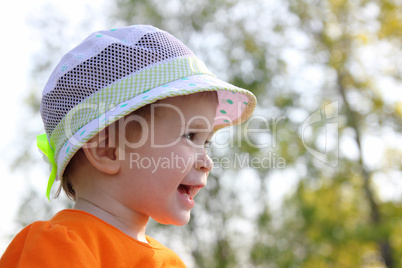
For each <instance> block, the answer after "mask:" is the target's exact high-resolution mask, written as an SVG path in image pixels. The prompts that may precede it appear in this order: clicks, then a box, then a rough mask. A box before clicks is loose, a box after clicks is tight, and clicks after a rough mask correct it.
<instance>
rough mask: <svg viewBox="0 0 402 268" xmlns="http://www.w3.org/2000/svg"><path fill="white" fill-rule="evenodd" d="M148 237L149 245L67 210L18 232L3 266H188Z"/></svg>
mask: <svg viewBox="0 0 402 268" xmlns="http://www.w3.org/2000/svg"><path fill="white" fill-rule="evenodd" d="M146 238H147V241H148V242H149V244H147V243H143V242H140V241H138V240H135V239H133V238H131V237H130V236H128V235H126V234H124V233H123V232H121V231H120V230H118V229H117V228H115V227H113V226H112V225H110V224H108V223H106V222H104V221H102V220H100V219H99V218H97V217H95V216H93V215H91V214H89V213H86V212H83V211H79V210H72V209H67V210H63V211H60V212H59V213H57V214H56V215H55V216H54V217H53V218H52V219H51V220H50V221H38V222H34V223H32V224H30V225H29V226H27V227H25V228H24V229H23V230H22V231H21V232H20V233H18V234H17V236H16V237H15V238H14V240H13V241H12V242H11V243H10V245H9V246H8V248H7V249H6V251H5V252H4V254H3V256H2V257H1V259H0V267H1V268H14V267H24V268H25V267H30V268H44V267H51V268H53V267H69V268H71V267H79V268H86V267H88V268H89V267H91V268H92V267H99V268H100V267H104V268H111V267H113V268H117V267H141V268H142V267H186V266H185V265H184V263H183V262H182V261H181V259H180V258H179V256H177V254H176V253H174V252H173V251H172V250H170V249H168V248H167V247H165V246H163V245H162V244H160V243H159V242H157V241H156V240H154V239H152V238H151V237H149V236H147V237H146Z"/></svg>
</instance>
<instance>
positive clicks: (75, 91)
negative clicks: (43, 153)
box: [41, 32, 194, 135]
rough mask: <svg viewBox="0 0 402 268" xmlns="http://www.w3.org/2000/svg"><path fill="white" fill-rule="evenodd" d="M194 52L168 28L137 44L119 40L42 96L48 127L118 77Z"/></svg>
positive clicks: (63, 78) (146, 37)
mask: <svg viewBox="0 0 402 268" xmlns="http://www.w3.org/2000/svg"><path fill="white" fill-rule="evenodd" d="M193 55H194V54H193V53H192V52H191V51H190V50H189V49H188V48H187V47H186V46H184V45H183V44H182V43H181V42H180V41H178V40H177V39H176V38H174V37H173V36H171V35H170V34H168V33H166V32H153V33H149V34H146V35H144V36H143V37H142V38H141V39H140V40H139V41H138V42H137V43H136V44H133V45H130V44H127V43H125V42H124V41H122V42H116V43H113V44H111V45H109V46H108V47H106V48H105V49H104V50H103V51H101V52H100V53H99V54H98V55H96V56H94V57H91V58H89V59H88V60H86V61H84V62H83V63H81V64H79V65H77V66H76V67H74V68H73V69H71V70H69V71H68V72H67V73H65V74H64V75H63V76H61V77H60V78H59V79H58V81H57V84H56V86H55V87H54V88H53V89H52V90H51V91H50V92H48V93H47V94H46V95H44V96H43V98H42V106H41V113H42V117H43V120H44V124H45V130H46V132H47V133H48V135H51V133H52V132H53V130H54V129H55V128H56V126H57V124H58V123H59V122H60V121H61V120H62V119H63V117H64V116H65V115H66V114H67V113H68V112H69V111H70V110H71V109H72V108H74V107H75V106H76V105H77V104H79V103H80V102H82V101H83V100H85V99H86V98H88V97H89V96H91V95H92V94H94V93H96V92H97V91H99V90H101V89H102V88H105V87H107V86H109V85H111V84H113V83H115V82H116V81H118V80H119V79H122V78H124V77H126V76H128V75H130V74H133V73H135V72H138V71H141V70H142V69H144V68H147V67H150V66H153V65H155V64H157V63H160V62H163V61H166V60H170V59H173V58H178V57H181V56H193Z"/></svg>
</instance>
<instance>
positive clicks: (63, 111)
mask: <svg viewBox="0 0 402 268" xmlns="http://www.w3.org/2000/svg"><path fill="white" fill-rule="evenodd" d="M205 91H214V92H217V95H218V102H219V104H218V108H217V113H216V117H215V121H214V130H215V131H216V130H218V129H220V128H222V127H225V126H230V125H236V124H239V123H241V122H243V121H245V120H246V119H247V118H248V117H250V116H251V114H252V112H253V110H254V108H255V105H256V99H255V96H254V95H253V94H252V93H251V92H249V91H248V90H245V89H242V88H239V87H236V86H233V85H231V84H229V83H226V82H224V81H222V80H219V79H218V78H216V77H215V76H214V75H213V74H212V73H211V72H210V71H209V70H208V69H207V68H206V67H205V65H204V63H203V62H202V61H201V60H199V59H198V58H197V57H196V56H195V55H194V53H193V52H192V51H191V50H190V49H189V48H187V47H186V46H185V45H184V44H183V43H182V42H180V41H179V40H178V39H176V38H175V37H174V36H172V35H171V34H169V33H167V32H165V31H162V30H160V29H158V28H155V27H152V26H147V25H134V26H128V27H123V28H119V29H112V30H109V31H99V32H95V33H93V34H91V35H90V36H89V37H88V38H87V39H85V40H84V41H83V42H82V43H81V44H79V45H78V46H77V47H75V48H74V49H72V50H71V51H70V52H68V53H67V54H66V55H65V56H64V57H63V58H62V59H61V61H60V63H59V64H58V65H57V66H56V68H55V70H54V71H53V73H52V74H51V76H50V78H49V81H48V82H47V84H46V87H45V89H44V91H43V96H42V101H41V115H42V119H43V122H44V125H45V130H46V135H45V134H43V135H39V136H38V139H37V140H38V147H39V148H40V149H41V150H42V152H43V153H44V154H45V155H46V156H47V157H48V159H49V162H50V164H51V166H52V172H51V174H50V178H49V183H48V188H47V196H48V198H49V194H50V190H51V187H52V185H53V181H54V180H55V179H56V178H61V177H62V175H63V173H64V170H65V169H66V167H67V166H68V164H69V162H70V160H71V159H72V157H73V156H74V154H75V153H76V152H77V151H78V150H79V149H80V148H81V147H82V145H83V144H85V143H86V142H87V141H88V140H90V139H91V138H92V137H93V136H95V135H96V134H97V133H99V132H100V131H101V130H102V129H104V128H106V127H107V126H109V125H110V124H112V123H113V122H115V121H117V120H119V119H120V118H123V117H124V116H126V115H128V114H130V113H132V112H133V111H136V110H138V109H139V108H141V107H144V106H146V105H148V104H150V103H154V102H156V101H158V100H161V99H164V98H168V97H174V96H183V95H189V94H193V93H197V92H205ZM62 188H63V189H64V190H65V191H66V193H67V195H69V196H72V197H74V195H75V193H74V188H73V186H72V185H71V183H70V184H69V182H68V180H63V182H62Z"/></svg>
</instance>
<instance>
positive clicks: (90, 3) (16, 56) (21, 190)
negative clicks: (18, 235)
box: [0, 0, 103, 255]
mask: <svg viewBox="0 0 402 268" xmlns="http://www.w3.org/2000/svg"><path fill="white" fill-rule="evenodd" d="M50 3H51V4H52V5H54V6H57V7H58V10H59V11H60V12H62V13H63V14H64V15H65V17H66V18H73V19H74V20H76V21H74V22H78V21H80V20H82V19H83V18H84V16H85V14H86V12H87V11H88V8H89V9H91V10H93V11H94V12H101V6H102V3H103V1H96V0H85V1H82V0H72V1H52V0H35V1H29V0H22V1H1V2H0V23H1V25H2V26H3V27H2V28H3V29H2V31H1V34H2V37H1V41H2V42H1V43H0V48H1V49H0V57H1V61H0V78H1V81H2V88H3V92H4V94H5V95H4V96H3V97H2V98H1V99H2V104H1V106H0V112H1V114H2V115H6V116H3V118H2V131H1V133H0V135H1V138H0V215H1V216H0V217H1V224H0V255H1V254H2V253H3V251H4V250H5V248H6V246H7V243H8V242H9V241H8V238H5V235H10V234H13V233H15V232H16V231H18V230H15V224H13V220H14V217H15V215H16V212H17V209H18V207H19V204H20V201H21V199H22V196H23V195H24V194H25V193H26V187H25V185H26V183H27V180H26V178H24V177H23V176H22V175H21V174H18V172H14V173H11V172H10V170H9V168H8V163H9V162H10V160H11V159H10V157H8V155H9V154H8V153H7V152H8V150H10V148H12V144H10V143H11V141H15V140H16V137H18V136H19V133H18V131H19V130H20V129H21V124H23V122H21V120H20V121H18V119H21V117H20V114H19V111H20V109H18V106H19V105H24V104H23V98H24V97H26V92H27V91H28V89H29V86H28V74H29V71H30V70H29V67H30V66H31V65H32V62H31V61H32V54H33V53H34V52H35V51H37V50H39V48H40V46H41V44H40V41H41V39H40V38H35V35H34V32H33V31H32V28H30V26H29V23H30V21H29V18H32V17H33V16H35V12H38V11H39V10H40V9H41V7H43V5H49V4H50ZM98 17H99V19H101V17H100V16H98ZM72 24H73V22H71V23H70V24H69V25H67V27H69V28H70V29H71V28H73V25H72ZM92 24H93V25H96V23H93V22H92ZM99 27H100V29H102V27H103V26H98V28H99ZM82 34H89V33H82ZM42 86H43V85H42ZM17 124H20V126H19V127H17V126H18V125H17ZM32 143H35V140H34V138H33V140H32ZM10 145H11V146H10ZM38 154H39V153H38ZM38 157H40V156H39V155H38ZM38 172H39V174H41V173H42V171H41V170H39V171H38ZM35 175H36V174H35ZM41 175H44V174H41ZM41 175H40V176H38V177H41ZM45 176H46V175H45ZM38 180H39V179H38ZM43 182H46V178H41V179H40V183H37V187H38V190H39V191H42V192H43V193H45V191H46V183H43Z"/></svg>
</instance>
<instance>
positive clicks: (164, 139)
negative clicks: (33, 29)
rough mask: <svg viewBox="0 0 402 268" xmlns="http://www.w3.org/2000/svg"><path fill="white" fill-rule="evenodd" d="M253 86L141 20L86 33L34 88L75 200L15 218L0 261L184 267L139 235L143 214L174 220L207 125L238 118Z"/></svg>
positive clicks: (208, 133) (251, 104) (194, 179)
mask: <svg viewBox="0 0 402 268" xmlns="http://www.w3.org/2000/svg"><path fill="white" fill-rule="evenodd" d="M255 105H256V99H255V97H254V95H253V94H252V93H251V92H249V91H247V90H244V89H241V88H238V87H235V86H233V85H231V84H228V83H226V82H224V81H221V80H219V79H217V78H216V77H215V76H214V75H213V74H212V73H211V72H210V71H209V70H208V69H207V68H206V67H205V65H204V64H203V62H201V61H200V60H199V59H198V58H197V57H196V56H195V55H194V54H193V53H192V52H191V51H190V50H189V49H188V48H187V47H186V46H185V45H183V44H182V43H181V42H180V41H179V40H177V39H176V38H175V37H173V36H172V35H170V34H169V33H167V32H165V31H162V30H160V29H157V28H155V27H152V26H145V25H136V26H129V27H124V28H119V29H112V30H109V31H100V32H96V33H93V34H92V35H90V36H89V37H88V38H87V39H85V40H84V41H83V42H82V43H81V44H80V45H78V46H77V47H76V48H74V49H73V50H71V51H70V52H68V53H67V54H66V55H65V56H64V57H63V58H62V59H61V61H60V63H59V64H58V65H57V67H56V69H55V70H54V71H53V73H52V74H51V76H50V78H49V81H48V83H47V84H46V87H45V89H44V91H43V96H42V102H41V115H42V119H43V122H44V125H45V130H46V134H43V135H39V136H38V138H37V142H38V147H39V148H40V149H41V150H42V152H43V153H44V154H45V155H46V157H47V159H48V162H49V163H50V165H51V167H52V171H51V174H50V178H49V183H48V188H47V197H48V198H49V196H50V191H51V188H52V185H53V183H54V181H55V180H56V179H60V181H61V186H60V188H59V190H58V192H57V194H56V196H57V195H58V194H59V193H60V191H61V189H63V190H64V192H65V193H66V194H67V195H68V196H69V197H70V198H72V199H73V200H74V201H75V203H74V207H73V209H66V210H63V211H61V212H59V213H57V214H56V215H55V216H54V217H53V218H52V219H51V220H49V221H39V222H34V223H32V224H30V225H29V226H27V227H25V228H24V229H23V230H22V231H21V232H20V233H19V234H17V236H16V237H15V238H14V240H13V241H12V242H11V244H10V245H9V247H8V248H7V250H6V252H5V253H4V255H3V256H2V258H1V259H0V267H41V268H42V267H185V264H184V263H183V262H182V261H181V259H180V258H179V257H178V256H177V255H176V254H175V253H174V252H173V251H172V250H170V249H168V248H166V247H165V246H163V245H162V244H160V243H159V242H157V241H156V240H154V239H153V238H151V237H149V236H147V235H146V225H147V223H148V220H149V217H152V218H153V219H154V220H156V221H158V222H159V223H162V224H174V225H184V224H186V223H187V222H188V221H189V219H190V211H191V209H192V208H193V207H194V205H195V202H194V197H195V196H196V195H197V193H198V192H199V191H200V190H201V189H202V188H203V187H204V186H205V185H206V183H207V176H208V173H209V171H211V169H212V167H213V163H212V160H211V159H210V158H209V157H208V155H207V154H206V146H207V145H208V144H209V142H210V139H211V137H212V135H213V133H214V132H216V131H217V130H218V129H221V128H223V127H226V126H232V125H236V124H239V123H241V122H243V121H245V120H246V119H247V118H249V117H250V116H251V114H252V112H253V110H254V108H255Z"/></svg>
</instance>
